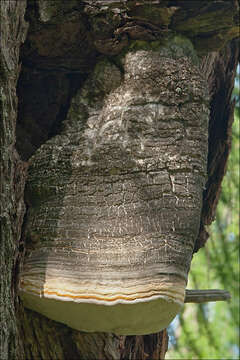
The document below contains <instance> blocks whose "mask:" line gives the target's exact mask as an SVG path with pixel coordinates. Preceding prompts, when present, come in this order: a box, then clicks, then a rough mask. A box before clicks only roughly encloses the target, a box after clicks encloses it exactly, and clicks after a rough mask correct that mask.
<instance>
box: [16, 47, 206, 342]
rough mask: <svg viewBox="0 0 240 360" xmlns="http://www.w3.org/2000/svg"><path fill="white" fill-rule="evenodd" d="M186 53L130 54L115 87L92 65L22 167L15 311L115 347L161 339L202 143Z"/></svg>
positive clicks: (179, 270) (191, 224)
mask: <svg viewBox="0 0 240 360" xmlns="http://www.w3.org/2000/svg"><path fill="white" fill-rule="evenodd" d="M187 44H188V43H187ZM176 46H178V45H176ZM176 46H175V47H173V48H174V49H175V48H176ZM179 46H180V45H179ZM185 50H186V45H185V46H183V49H182V51H179V52H174V57H173V58H171V56H172V55H171V54H172V50H171V49H170V50H169V49H164V48H163V49H162V50H161V49H157V50H156V51H145V50H133V51H132V52H129V53H127V54H126V56H125V57H124V58H123V59H122V60H121V61H122V64H123V65H122V66H123V68H124V78H122V74H121V73H120V71H119V69H118V68H117V67H116V66H115V65H113V64H112V63H109V62H108V61H107V60H104V61H103V62H102V63H101V64H98V65H97V66H96V68H95V70H94V71H93V73H92V74H91V75H90V76H89V78H88V79H87V80H86V82H85V83H84V86H83V88H82V89H81V90H80V91H79V92H78V93H77V94H76V95H75V97H74V98H73V99H72V104H71V107H70V109H69V112H68V116H67V119H66V120H65V122H64V124H63V128H62V132H61V134H60V135H58V136H55V137H54V138H52V139H51V140H49V141H48V142H46V143H45V144H44V145H42V146H41V147H40V148H39V149H38V150H37V152H36V154H35V155H34V156H33V157H32V159H31V164H30V167H29V177H28V182H27V185H26V197H27V198H28V202H29V203H30V204H31V206H30V207H29V211H28V215H27V221H26V250H27V251H26V256H25V260H24V264H23V269H22V272H21V277H20V295H21V297H22V299H23V303H24V305H25V306H26V307H28V308H30V309H32V310H35V311H38V312H39V313H41V314H43V315H45V316H47V317H49V318H51V319H53V320H56V321H59V322H62V323H64V324H66V325H68V326H70V327H72V328H74V329H78V330H83V331H89V332H91V331H105V332H114V333H116V334H124V335H136V334H149V333H153V332H157V331H160V330H161V329H163V328H165V327H167V326H168V324H169V323H170V322H171V320H172V319H173V318H174V317H175V315H176V314H177V313H178V312H179V310H180V309H181V306H182V305H183V303H184V297H185V287H186V283H187V274H188V271H189V267H190V262H191V258H192V251H193V247H194V241H195V239H196V236H197V234H198V230H199V222H200V213H201V201H202V189H203V184H204V181H205V173H206V162H207V135H206V134H207V132H208V109H207V107H206V103H207V95H206V84H205V81H203V79H202V78H201V74H200V72H199V70H198V68H197V66H195V65H193V64H192V62H191V58H188V55H185V53H184V51H185ZM191 51H192V50H191ZM178 53H179V54H180V55H179V57H178ZM188 53H189V52H187V54H188ZM178 83H179V84H181V89H182V94H181V96H179V94H177V93H176V92H175V88H176V87H177V85H178ZM189 84H191V86H190V85H189ZM191 102H192V103H191ZM166 104H169V106H168V105H166ZM179 105H181V106H179ZM189 106H191V107H192V109H193V110H192V111H189ZM193 113H194V116H193V115H192V114H193ZM183 119H184V120H183Z"/></svg>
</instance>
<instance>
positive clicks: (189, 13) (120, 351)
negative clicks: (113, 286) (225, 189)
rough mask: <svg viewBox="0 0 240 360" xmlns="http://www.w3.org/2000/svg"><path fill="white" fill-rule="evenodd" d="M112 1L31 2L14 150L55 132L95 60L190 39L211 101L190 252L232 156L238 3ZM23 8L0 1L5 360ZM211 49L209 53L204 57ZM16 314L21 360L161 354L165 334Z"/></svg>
mask: <svg viewBox="0 0 240 360" xmlns="http://www.w3.org/2000/svg"><path fill="white" fill-rule="evenodd" d="M111 3H112V6H110V7H109V2H106V1H86V2H79V1H77V0H76V1H66V2H60V1H48V2H46V1H40V0H38V1H31V0H29V1H28V8H27V13H26V19H27V20H28V21H29V23H30V30H29V32H28V37H27V41H26V42H25V44H24V47H23V48H22V52H21V60H22V62H23V64H24V67H23V71H22V73H21V76H20V81H19V83H18V94H19V97H20V101H19V117H18V127H17V135H18V137H17V148H18V150H19V153H20V154H21V157H22V159H24V160H27V159H28V158H29V157H30V156H31V155H32V154H33V153H34V152H35V150H36V149H37V148H38V147H39V146H40V145H41V144H42V143H44V142H45V141H46V140H47V139H48V138H50V137H51V136H52V135H55V134H56V133H57V132H58V131H59V127H60V124H61V121H62V120H63V119H64V118H65V117H66V114H67V111H68V108H69V105H70V99H71V98H72V96H73V95H74V94H75V92H76V90H77V89H79V88H80V87H81V86H82V84H83V82H84V80H85V79H86V77H87V74H88V73H90V72H91V69H92V68H93V65H94V64H95V62H96V61H97V60H98V58H99V56H101V54H105V55H108V56H112V55H117V54H118V53H119V52H120V51H122V50H123V49H124V48H126V47H129V46H131V41H132V40H138V41H141V40H144V41H154V40H159V39H160V38H162V37H164V36H165V34H166V33H169V32H170V33H171V32H172V31H178V32H179V33H182V34H184V35H186V36H187V37H190V38H191V40H192V42H193V43H194V44H195V46H196V48H197V49H198V51H199V54H201V55H202V56H203V59H202V68H203V71H204V72H205V73H206V74H207V76H208V84H209V90H210V94H211V116H210V127H209V135H210V136H209V161H208V172H209V180H208V183H207V187H206V192H205V195H204V198H203V211H202V225H201V228H200V234H199V237H198V240H197V242H196V244H195V250H197V249H198V248H199V247H201V246H203V245H204V243H205V241H206V238H207V234H206V232H205V230H204V225H205V224H208V223H210V222H211V220H212V219H213V218H214V212H215V207H216V204H217V198H218V196H219V192H220V183H221V180H222V177H223V175H224V172H225V169H226V160H227V156H228V152H229V149H230V143H231V141H230V138H231V135H230V129H231V121H232V119H233V105H232V104H231V101H230V95H231V90H232V87H233V79H234V75H235V70H236V64H237V58H238V56H239V55H238V54H239V45H238V43H237V42H236V41H232V42H229V43H228V44H227V45H226V43H227V42H228V41H229V40H231V39H233V38H235V37H237V36H238V21H239V16H238V5H239V1H237V0H231V1H230V0H229V1H224V0H223V1H221V0H218V1H211V2H209V1H180V0H176V1H172V0H171V1H166V0H163V1H160V0H159V1H152V2H151V3H149V2H148V1H145V2H140V1H139V2H134V1H130V2H128V4H127V3H126V2H121V6H120V4H119V2H117V1H112V2H111ZM120 7H121V9H120ZM24 9H25V1H24V0H21V1H2V2H1V17H2V18H1V55H0V62H1V74H0V75H1V95H0V96H1V124H0V126H1V132H0V136H1V162H2V163H1V166H2V168H1V195H2V198H1V241H2V244H3V245H2V246H1V254H0V256H1V284H0V286H1V339H0V340H1V348H0V352H1V357H2V358H3V359H18V358H20V357H21V352H20V351H19V350H18V331H17V326H16V316H15V307H14V298H15V294H14V290H13V289H14V286H13V282H12V279H14V281H15V280H16V278H15V268H16V267H15V266H16V259H17V251H16V249H17V248H18V247H19V231H20V227H21V222H22V216H23V210H24V206H23V202H22V197H21V193H22V189H23V183H24V181H23V174H24V166H23V165H22V163H21V162H19V160H18V158H17V155H16V152H15V151H14V143H15V119H16V110H17V101H16V94H15V91H16V82H17V78H18V74H19V67H18V50H19V46H20V44H21V42H22V41H23V40H24V34H25V24H24V21H23V14H24ZM155 14H156V16H155ZM3 30H4V31H3ZM225 45H226V46H225ZM220 50H221V51H220ZM208 51H215V53H211V54H209V55H207V52H208ZM41 99H42V100H41ZM219 109H220V110H219ZM39 132H40V134H39ZM36 134H37V135H36ZM38 134H39V136H38ZM216 194H218V195H217V196H216ZM21 314H22V315H21V316H20V319H21V324H22V331H21V335H22V339H23V343H24V352H25V355H24V358H26V359H30V358H33V359H39V358H42V359H50V358H51V359H70V358H72V359H74V358H76V359H79V358H80V359H81V358H84V359H87V358H89V359H93V358H97V359H114V358H116V359H118V358H119V359H155V358H156V359H163V358H164V355H165V351H166V349H167V334H166V332H165V331H164V332H161V333H160V334H154V335H149V336H138V337H122V336H121V337H118V336H113V335H106V334H103V333H102V334H100V333H99V334H86V333H79V332H76V331H74V330H71V329H70V328H67V327H65V326H63V325H60V324H58V323H55V322H54V321H50V320H48V319H46V318H44V317H43V316H40V315H38V314H36V313H33V312H31V311H26V312H25V311H24V310H23V309H22V308H21ZM91 349H93V352H94V353H92V352H91V351H92V350H91Z"/></svg>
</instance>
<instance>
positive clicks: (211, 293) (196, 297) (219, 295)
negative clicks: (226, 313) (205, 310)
mask: <svg viewBox="0 0 240 360" xmlns="http://www.w3.org/2000/svg"><path fill="white" fill-rule="evenodd" d="M230 299H231V294H230V293H229V292H228V291H226V290H218V289H212V290H186V293H185V300H184V302H185V303H198V304H200V303H205V302H210V301H228V300H230Z"/></svg>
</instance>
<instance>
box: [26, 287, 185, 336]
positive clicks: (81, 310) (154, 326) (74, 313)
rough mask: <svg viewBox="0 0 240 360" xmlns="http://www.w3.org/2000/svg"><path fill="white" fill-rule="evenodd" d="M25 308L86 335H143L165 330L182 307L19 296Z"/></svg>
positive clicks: (157, 301) (162, 303) (160, 302)
mask: <svg viewBox="0 0 240 360" xmlns="http://www.w3.org/2000/svg"><path fill="white" fill-rule="evenodd" d="M20 295H21V298H22V300H23V303H24V306H25V307H27V308H29V309H31V310H34V311H37V312H39V313H41V314H43V315H45V316H46V317H48V318H50V319H52V320H55V321H58V322H61V323H63V324H66V325H68V326H69V327H71V328H73V329H76V330H80V331H86V332H98V331H99V332H111V333H115V334H118V335H144V334H151V333H155V332H159V331H161V330H162V329H164V328H166V327H167V326H168V325H169V324H170V322H171V321H172V320H173V319H174V317H175V316H176V315H177V314H178V312H179V311H180V310H181V305H180V304H179V303H177V302H174V301H168V300H167V299H165V298H158V299H155V300H151V301H145V302H138V303H130V304H116V305H112V306H107V305H97V304H93V303H91V304H89V303H77V302H74V301H62V300H55V299H49V298H46V297H39V296H37V295H32V294H29V293H26V292H23V291H22V292H21V294H20Z"/></svg>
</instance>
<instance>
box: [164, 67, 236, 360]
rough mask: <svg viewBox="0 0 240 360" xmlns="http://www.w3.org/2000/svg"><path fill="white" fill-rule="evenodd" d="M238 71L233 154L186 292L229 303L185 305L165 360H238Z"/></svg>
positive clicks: (195, 258) (193, 264)
mask: <svg viewBox="0 0 240 360" xmlns="http://www.w3.org/2000/svg"><path fill="white" fill-rule="evenodd" d="M239 77H240V74H239V67H238V75H237V79H236V86H235V89H234V93H233V96H234V97H235V99H236V108H235V120H234V124H233V131H232V150H231V153H230V157H229V161H228V170H227V173H226V175H225V178H224V180H223V184H222V193H221V197H220V201H219V203H218V207H217V213H216V220H215V221H214V222H213V224H212V225H211V226H210V227H209V229H208V231H209V232H210V238H209V240H208V242H207V244H206V246H205V247H204V248H203V249H201V250H200V251H199V252H198V253H197V254H196V255H195V256H194V258H193V261H192V266H191V271H190V274H189V277H190V279H189V283H188V289H207V288H208V289H216V288H218V289H226V290H228V291H230V293H231V295H232V300H231V302H216V303H207V304H201V305H196V304H187V305H186V306H185V308H184V310H183V312H182V313H181V314H180V316H178V317H177V318H176V319H175V320H174V321H173V323H172V324H171V325H170V327H169V329H168V332H169V336H170V344H169V351H168V352H167V354H166V359H171V360H173V359H185V360H190V359H206V360H209V359H214V360H220V359H221V360H222V359H224V360H225V359H229V360H230V359H231V360H232V359H239V353H240V348H239V302H240V299H239V136H240V132H239V121H240V101H239Z"/></svg>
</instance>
